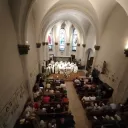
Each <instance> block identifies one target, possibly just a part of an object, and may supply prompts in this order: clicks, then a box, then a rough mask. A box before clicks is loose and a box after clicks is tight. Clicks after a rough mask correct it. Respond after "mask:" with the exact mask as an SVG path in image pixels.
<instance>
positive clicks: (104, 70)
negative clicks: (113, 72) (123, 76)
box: [101, 61, 107, 74]
mask: <svg viewBox="0 0 128 128" xmlns="http://www.w3.org/2000/svg"><path fill="white" fill-rule="evenodd" d="M106 69H107V63H106V61H104V62H103V68H102V72H101V73H102V74H105V73H106Z"/></svg>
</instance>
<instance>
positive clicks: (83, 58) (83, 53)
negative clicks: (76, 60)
mask: <svg viewBox="0 0 128 128" xmlns="http://www.w3.org/2000/svg"><path fill="white" fill-rule="evenodd" d="M85 47H86V44H82V49H83V51H82V61H81V62H82V65H85Z"/></svg>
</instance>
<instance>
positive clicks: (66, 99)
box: [62, 95, 69, 103]
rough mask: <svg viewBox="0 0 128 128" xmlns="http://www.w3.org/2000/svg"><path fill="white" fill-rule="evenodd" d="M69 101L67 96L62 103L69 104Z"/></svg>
mask: <svg viewBox="0 0 128 128" xmlns="http://www.w3.org/2000/svg"><path fill="white" fill-rule="evenodd" d="M68 102H69V100H68V98H67V96H66V95H65V96H64V97H63V98H62V103H68Z"/></svg>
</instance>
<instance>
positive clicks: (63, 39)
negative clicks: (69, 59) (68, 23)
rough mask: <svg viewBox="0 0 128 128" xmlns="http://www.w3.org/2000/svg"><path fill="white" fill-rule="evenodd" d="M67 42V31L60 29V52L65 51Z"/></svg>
mask: <svg viewBox="0 0 128 128" xmlns="http://www.w3.org/2000/svg"><path fill="white" fill-rule="evenodd" d="M65 42H66V32H65V29H60V51H64V49H65Z"/></svg>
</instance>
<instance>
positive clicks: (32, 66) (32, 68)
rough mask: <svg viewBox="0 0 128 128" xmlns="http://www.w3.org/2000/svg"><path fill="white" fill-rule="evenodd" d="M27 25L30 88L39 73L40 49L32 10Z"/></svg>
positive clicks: (27, 58)
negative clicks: (37, 44)
mask: <svg viewBox="0 0 128 128" xmlns="http://www.w3.org/2000/svg"><path fill="white" fill-rule="evenodd" d="M27 24H28V27H27V39H26V40H27V41H28V44H29V45H30V50H29V52H28V55H27V56H26V63H27V70H28V80H29V85H30V90H31V91H32V87H33V86H34V84H35V80H36V75H37V74H38V73H39V59H40V56H39V52H40V51H39V49H37V48H36V34H35V22H34V19H33V15H32V12H31V14H30V15H29V18H28V23H27Z"/></svg>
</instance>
